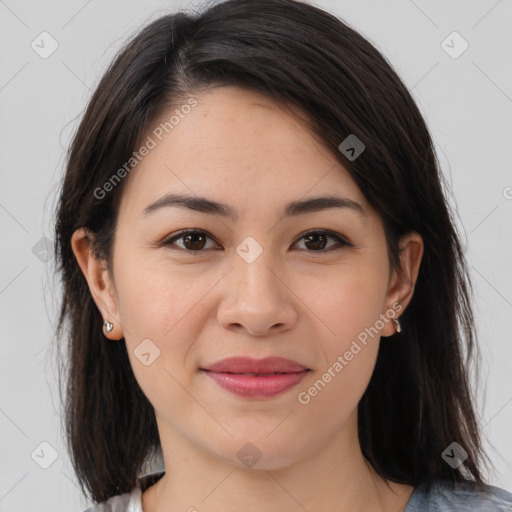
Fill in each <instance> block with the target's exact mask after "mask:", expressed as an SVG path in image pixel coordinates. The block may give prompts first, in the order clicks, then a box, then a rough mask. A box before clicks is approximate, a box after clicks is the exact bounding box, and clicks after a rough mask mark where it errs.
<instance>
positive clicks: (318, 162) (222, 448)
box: [96, 87, 421, 469]
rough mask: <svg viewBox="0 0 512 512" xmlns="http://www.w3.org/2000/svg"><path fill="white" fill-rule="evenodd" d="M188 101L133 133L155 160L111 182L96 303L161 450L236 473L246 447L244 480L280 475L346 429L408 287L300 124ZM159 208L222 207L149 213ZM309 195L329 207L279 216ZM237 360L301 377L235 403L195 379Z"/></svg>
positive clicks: (223, 98)
mask: <svg viewBox="0 0 512 512" xmlns="http://www.w3.org/2000/svg"><path fill="white" fill-rule="evenodd" d="M195 98H196V100H197V105H196V106H195V107H194V108H192V109H190V112H189V113H188V114H186V115H184V116H183V117H181V118H180V120H179V124H176V125H175V126H174V128H173V129H172V130H171V131H169V134H166V133H165V132H164V134H165V136H164V137H161V138H162V140H159V138H157V137H156V136H155V135H154V132H148V135H149V136H151V137H152V139H153V140H154V141H155V142H156V145H155V147H153V148H152V149H151V150H150V151H149V153H148V154H147V155H146V156H145V157H144V158H143V159H142V161H141V162H140V163H139V164H138V165H137V166H136V167H135V168H134V169H133V170H132V171H131V173H130V175H129V176H128V177H127V178H125V179H126V180H127V182H126V183H125V185H126V187H125V189H124V191H123V196H122V200H121V203H120V209H119V215H118V228H117V231H116V234H115V240H114V246H113V272H112V282H111V283H110V284H111V292H110V293H108V294H107V293H106V292H101V291H100V292H98V293H97V294H96V297H100V299H101V300H97V303H98V306H99V307H100V309H101V310H102V313H103V315H104V318H105V319H107V318H108V319H110V321H112V320H113V321H114V324H115V329H114V331H113V332H112V337H113V339H119V338H121V337H123V336H124V338H125V341H126V345H127V349H128V354H129V357H130V362H131V365H132V368H133V372H134V374H135V377H136V379H137V381H138V383H139V385H140V387H141V389H142V390H143V392H144V393H145V395H146V396H147V397H148V399H149V401H150V402H151V403H152V405H153V406H154V408H155V412H156V415H157V421H158V425H159V429H160V432H161V437H162V436H163V435H164V436H165V435H167V434H168V435H169V436H171V435H172V436H174V437H175V438H180V439H182V440H183V441H184V442H187V443H190V445H191V446H194V447H196V448H198V449H200V450H203V451H205V452H207V453H209V454H211V455H213V456H215V457H218V458H220V459H223V460H226V461H229V462H231V463H232V464H235V465H238V466H242V465H243V464H244V461H243V460H242V458H241V457H240V453H239V452H240V450H241V449H242V454H243V453H244V451H243V450H246V451H247V450H249V451H250V450H252V449H253V448H248V447H247V444H246V443H252V444H253V445H255V446H256V447H257V448H258V450H259V452H261V454H262V459H261V461H260V462H259V467H261V468H264V469H273V468H279V467H284V466H285V465H287V464H290V463H292V462H294V461H296V460H298V459H300V458H303V457H307V456H308V455H311V454H313V453H315V452H316V451H317V450H319V449H320V448H321V447H322V446H323V445H325V444H326V443H327V442H328V441H329V440H330V439H332V438H333V437H334V436H336V435H337V434H338V433H339V432H342V431H344V429H345V431H347V429H355V428H356V411H357V404H358V402H359V400H360V399H361V396H362V395H363V393H364V391H365V389H366V387H367V385H368V382H369V380H370V377H371V375H372V371H373V368H374V364H375V361H376V357H377V353H378V349H379V343H380V336H381V334H382V335H383V336H389V335H391V334H393V333H394V325H393V322H392V321H391V319H392V318H397V317H398V316H399V312H400V311H401V310H402V309H403V308H404V307H405V305H406V304H407V302H408V300H409V299H410V296H411V294H412V288H411V285H410V283H409V286H406V285H405V284H403V283H402V282H400V281H398V279H397V278H396V276H395V275H394V273H392V272H391V271H390V268H389V266H388V257H387V250H386V240H385V235H384V230H383V226H382V222H381V220H380V218H379V216H378V215H377V213H376V212H375V211H374V210H373V209H372V208H371V207H370V205H369V204H368V202H367V201H366V200H365V197H364V196H363V195H362V193H361V191H360V190H359V189H358V187H357V186H356V184H355V183H354V181H353V180H352V179H351V177H350V175H349V174H348V172H347V171H346V170H345V169H344V168H343V166H342V165H341V164H340V163H339V161H338V160H337V159H336V158H335V157H334V156H333V155H331V154H330V153H329V152H328V151H327V150H326V149H325V148H324V147H323V146H321V144H320V143H319V142H318V141H317V140H316V139H315V138H314V136H313V135H312V134H311V133H310V132H309V131H308V129H307V128H306V127H305V126H304V125H303V124H301V123H300V122H299V121H297V120H296V119H295V118H294V117H293V116H291V115H290V114H289V113H286V112H285V111H284V110H281V109H280V108H279V107H278V106H277V105H276V104H274V103H273V102H272V101H271V100H270V99H268V98H266V97H264V96H260V95H258V94H255V93H252V92H247V91H244V90H241V89H237V88H232V87H222V88H219V89H216V90H214V91H213V92H208V93H201V94H200V95H197V96H195ZM187 111H188V109H187ZM167 119H169V114H166V115H165V116H162V119H161V120H159V121H158V122H157V123H156V125H158V124H159V123H160V121H162V122H165V120H167ZM160 131H161V130H160ZM156 133H159V134H160V132H156ZM168 194H175V195H177V194H179V195H183V196H187V197H188V198H192V199H194V200H197V199H198V198H199V197H201V198H206V199H208V200H209V201H214V202H216V203H222V204H223V205H225V206H224V207H223V209H222V208H221V209H214V208H210V209H209V211H202V210H204V208H200V205H199V206H197V205H196V206H195V208H194V209H192V208H188V207H187V206H186V205H185V203H184V202H182V203H175V204H171V202H170V201H167V203H166V201H160V200H161V199H162V198H164V197H165V196H166V195H168ZM321 196H330V197H331V198H332V197H337V198H341V199H342V201H339V203H340V204H341V206H340V205H338V206H335V205H334V204H330V206H328V207H325V206H326V203H324V204H323V205H322V203H321V202H316V203H309V207H307V204H306V206H304V207H303V208H300V207H299V206H298V205H297V204H295V205H294V203H295V202H303V201H308V200H310V199H312V198H318V197H321ZM343 201H344V202H345V206H343V204H342V203H343ZM203 205H204V203H203ZM289 205H291V206H289ZM228 211H229V212H230V214H228ZM183 230H187V231H188V230H192V231H193V232H192V233H190V232H188V233H187V232H185V233H181V232H182V231H183ZM409 241H410V240H409ZM412 246H414V244H412V243H411V244H409V245H408V246H407V248H406V250H405V251H404V254H405V257H406V256H407V254H411V255H412V256H411V260H410V262H411V263H410V268H411V269H412V270H411V272H412V280H413V281H414V280H415V272H417V266H418V264H419V258H420V257H421V251H419V252H418V251H416V258H414V257H413V256H414V250H411V251H409V248H410V247H412ZM416 247H418V245H416ZM418 256H419V258H418ZM406 264H407V262H406ZM102 293H104V295H101V294H102ZM370 333H371V334H370ZM114 342H115V341H111V343H114ZM238 356H249V357H252V358H255V359H261V358H265V357H268V356H275V357H282V358H287V359H290V360H292V361H294V362H296V363H298V364H299V365H302V366H303V367H305V368H306V369H307V370H308V371H304V372H301V373H300V374H299V372H298V371H297V370H296V372H295V373H294V374H290V373H289V374H288V375H281V376H277V378H276V377H274V380H273V381H272V382H271V381H270V380H269V378H268V377H261V376H252V377H250V376H247V375H246V376H245V377H244V376H239V378H238V380H236V379H235V381H236V382H235V385H237V386H239V387H242V388H244V389H246V390H247V389H249V390H252V391H247V392H246V393H245V394H240V393H239V392H233V391H230V390H228V389H226V388H225V387H223V386H222V385H220V384H219V383H218V380H222V375H220V374H218V375H217V376H219V379H214V378H212V375H208V372H206V371H204V370H203V369H205V368H208V367H210V366H211V365H212V364H213V363H216V362H218V361H220V360H222V359H224V358H228V357H238ZM247 373H249V372H247ZM294 375H295V377H294ZM294 378H296V379H297V380H294ZM299 378H300V380H299ZM226 379H227V380H226ZM244 379H245V380H244ZM249 379H251V381H250V382H249ZM256 379H260V381H261V379H266V382H267V383H268V387H267V394H266V395H264V394H257V390H258V389H260V388H261V386H263V384H262V383H260V384H258V382H255V381H256ZM280 379H281V380H280ZM226 381H227V382H228V383H230V382H231V383H233V382H234V381H233V380H230V379H229V376H228V377H227V378H226V376H225V375H224V380H223V382H226ZM261 382H263V381H261ZM293 382H295V384H294V385H291V384H293ZM286 384H288V385H291V387H288V388H287V389H283V388H282V387H280V386H281V385H282V386H283V387H284V388H285V387H286V386H285V385H286ZM254 387H255V389H256V391H254ZM165 433H167V434H165ZM270 434H271V435H270ZM297 447H300V449H298V448H297ZM237 454H238V455H237Z"/></svg>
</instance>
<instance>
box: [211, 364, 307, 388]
mask: <svg viewBox="0 0 512 512" xmlns="http://www.w3.org/2000/svg"><path fill="white" fill-rule="evenodd" d="M201 371H203V372H204V373H205V374H206V375H207V376H208V377H210V378H211V379H212V380H213V381H214V382H216V383H217V384H218V385H219V386H220V387H221V388H223V389H225V390H227V391H229V392H231V393H233V394H235V395H238V396H242V397H244V398H269V397H272V396H275V395H278V394H279V393H282V392H284V391H286V390H288V389H290V388H292V387H294V386H296V385H297V384H298V383H299V382H300V381H301V380H302V379H303V378H304V377H305V376H306V374H307V373H308V371H309V368H306V367H305V366H303V365H301V364H299V363H297V362H296V361H292V360H291V359H284V358H282V357H266V358H264V359H252V358H249V357H232V358H228V359H223V360H222V361H218V362H217V363H214V364H212V365H210V366H208V367H207V368H201Z"/></svg>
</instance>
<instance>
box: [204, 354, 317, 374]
mask: <svg viewBox="0 0 512 512" xmlns="http://www.w3.org/2000/svg"><path fill="white" fill-rule="evenodd" d="M201 369H202V370H208V371H211V372H216V373H295V372H302V371H304V370H309V368H306V367H305V366H303V365H301V364H299V363H297V362H296V361H292V360H291V359H285V358H283V357H265V358H263V359H253V358H252V357H228V358H226V359H222V360H220V361H217V362H216V363H213V364H211V365H209V366H207V367H205V368H201Z"/></svg>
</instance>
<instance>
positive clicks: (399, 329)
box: [393, 319, 402, 332]
mask: <svg viewBox="0 0 512 512" xmlns="http://www.w3.org/2000/svg"><path fill="white" fill-rule="evenodd" d="M393 322H395V325H396V332H401V331H402V327H401V326H400V321H399V320H398V319H396V320H395V319H393Z"/></svg>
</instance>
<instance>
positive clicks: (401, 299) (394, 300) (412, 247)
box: [382, 231, 424, 336]
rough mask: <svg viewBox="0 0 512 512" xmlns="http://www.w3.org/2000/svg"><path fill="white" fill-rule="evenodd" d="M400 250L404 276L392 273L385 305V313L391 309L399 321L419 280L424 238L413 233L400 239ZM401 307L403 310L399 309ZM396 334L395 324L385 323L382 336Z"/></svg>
mask: <svg viewBox="0 0 512 512" xmlns="http://www.w3.org/2000/svg"><path fill="white" fill-rule="evenodd" d="M399 248H400V249H399V250H400V263H401V266H402V274H403V276H402V277H401V276H400V275H399V273H398V272H397V271H395V270H394V271H393V272H392V274H391V276H390V279H389V284H388V291H387V294H386V301H385V304H384V306H385V311H388V310H390V309H391V310H392V311H395V316H394V317H393V318H394V319H398V318H399V316H400V315H401V314H403V312H404V311H405V308H406V307H407V305H408V304H409V302H410V301H411V299H412V297H413V295H414V286H415V284H416V280H417V278H418V273H419V269H420V264H421V258H422V257H423V250H424V245H423V238H422V237H421V235H419V234H418V233H416V232H415V231H411V232H410V233H407V234H405V235H403V236H402V237H401V238H400V240H399ZM393 305H394V307H393ZM399 305H400V306H401V308H399ZM388 317H389V315H388ZM389 318H391V317H389ZM395 332H396V327H395V322H393V321H389V322H385V326H384V328H383V329H382V336H392V335H393V334H395Z"/></svg>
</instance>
